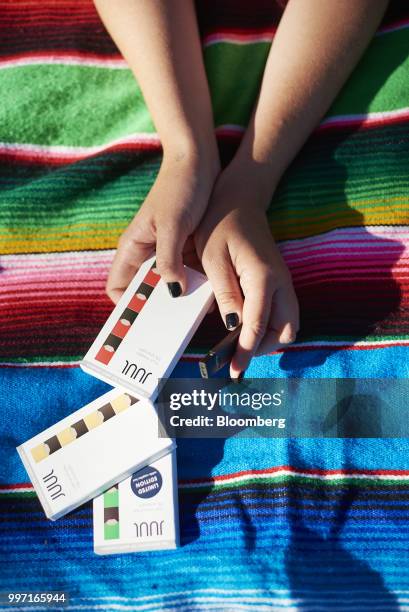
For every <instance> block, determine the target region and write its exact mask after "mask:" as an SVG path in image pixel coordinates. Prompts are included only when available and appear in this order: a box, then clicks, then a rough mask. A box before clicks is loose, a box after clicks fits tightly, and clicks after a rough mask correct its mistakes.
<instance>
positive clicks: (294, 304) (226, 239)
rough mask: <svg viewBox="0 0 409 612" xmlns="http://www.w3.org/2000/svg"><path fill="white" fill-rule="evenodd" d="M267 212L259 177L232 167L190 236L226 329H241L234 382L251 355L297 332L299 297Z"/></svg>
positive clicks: (286, 340)
mask: <svg viewBox="0 0 409 612" xmlns="http://www.w3.org/2000/svg"><path fill="white" fill-rule="evenodd" d="M266 207H267V206H266V202H265V194H264V195H263V186H262V181H259V180H258V178H257V173H253V172H246V171H245V169H244V168H238V167H237V166H235V164H234V163H232V164H230V166H228V167H227V168H226V170H224V171H223V172H222V174H221V175H220V176H219V179H218V180H217V182H216V185H215V188H214V191H213V193H212V197H211V201H210V204H209V206H208V208H207V211H206V213H205V215H204V217H203V219H202V221H201V222H200V224H199V226H198V228H197V229H196V231H195V234H194V240H195V245H196V249H197V253H198V255H199V258H200V260H201V262H202V265H203V268H204V270H205V272H206V274H207V276H208V278H209V280H210V283H211V285H212V287H213V290H214V293H215V297H216V300H217V304H218V306H219V310H220V313H221V315H222V318H223V320H224V322H225V325H226V327H227V329H229V330H231V329H234V328H236V327H237V326H238V325H239V324H240V323H242V324H243V325H242V330H241V332H240V337H239V340H238V345H237V350H236V353H235V355H234V357H233V359H232V362H231V366H230V375H231V376H232V378H237V377H239V375H240V374H241V372H242V371H243V370H245V369H246V367H247V366H248V364H249V361H250V359H251V357H252V356H253V355H262V354H265V353H269V352H272V351H273V350H276V349H278V348H280V347H283V346H285V345H287V344H289V343H291V342H293V341H294V339H295V337H296V334H297V331H298V328H299V310H298V301H297V297H296V294H295V291H294V288H293V284H292V279H291V275H290V273H289V271H288V269H287V266H286V265H285V263H284V261H283V258H282V257H281V254H280V252H279V250H278V247H277V245H276V244H275V242H274V239H273V236H272V234H271V231H270V227H269V225H268V221H267V216H266V213H265V209H266Z"/></svg>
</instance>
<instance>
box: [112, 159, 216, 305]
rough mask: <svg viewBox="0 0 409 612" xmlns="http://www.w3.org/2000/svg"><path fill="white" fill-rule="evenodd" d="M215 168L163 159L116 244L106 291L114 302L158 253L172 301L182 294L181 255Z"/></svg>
mask: <svg viewBox="0 0 409 612" xmlns="http://www.w3.org/2000/svg"><path fill="white" fill-rule="evenodd" d="M218 169H219V168H218V162H214V163H213V164H206V163H204V162H203V159H201V160H200V167H199V161H198V159H197V158H196V157H193V158H192V157H191V156H186V157H182V158H180V156H179V157H178V156H169V155H166V153H165V155H164V158H163V162H162V165H161V168H160V170H159V174H158V176H157V178H156V181H155V183H154V185H153V187H152V189H151V191H150V192H149V194H148V196H147V198H146V200H145V201H144V203H143V205H142V206H141V208H140V210H139V211H138V213H137V214H136V215H135V217H134V218H133V220H132V221H131V223H130V224H129V225H128V227H127V228H126V230H125V231H124V233H123V234H122V236H121V237H120V239H119V242H118V249H117V251H116V254H115V257H114V260H113V263H112V267H111V270H110V272H109V276H108V281H107V285H106V292H107V294H108V296H109V297H110V298H111V299H112V301H113V302H115V303H116V302H117V301H118V300H119V298H120V297H121V295H122V293H123V292H124V291H125V289H126V288H127V286H128V285H129V283H130V281H131V280H132V278H133V277H134V275H135V274H136V272H137V271H138V269H139V267H140V266H141V264H142V263H143V262H144V261H145V260H146V259H147V258H148V257H150V256H151V255H152V254H153V253H154V252H155V251H156V263H157V266H158V270H159V273H160V274H161V276H162V278H163V279H164V280H165V281H166V282H167V283H168V287H169V291H170V293H171V295H172V296H173V297H178V296H179V295H182V293H183V292H184V291H185V289H186V280H185V272H184V267H183V259H182V253H183V250H184V247H185V246H186V245H187V239H188V237H189V236H190V235H191V234H192V233H193V231H194V229H195V228H196V226H197V224H198V223H199V221H200V219H201V217H202V215H203V213H204V211H205V208H206V206H207V204H208V201H209V196H210V193H211V190H212V187H213V184H214V181H215V178H216V175H217V172H218Z"/></svg>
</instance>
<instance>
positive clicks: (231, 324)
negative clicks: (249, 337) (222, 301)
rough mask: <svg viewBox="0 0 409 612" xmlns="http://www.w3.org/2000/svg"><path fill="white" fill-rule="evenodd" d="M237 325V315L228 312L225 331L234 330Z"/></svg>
mask: <svg viewBox="0 0 409 612" xmlns="http://www.w3.org/2000/svg"><path fill="white" fill-rule="evenodd" d="M238 324H239V315H238V314H237V312H230V313H229V314H228V315H226V327H227V329H234V328H235V327H237V326H238Z"/></svg>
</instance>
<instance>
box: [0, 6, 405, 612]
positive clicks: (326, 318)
mask: <svg viewBox="0 0 409 612" xmlns="http://www.w3.org/2000/svg"><path fill="white" fill-rule="evenodd" d="M282 4H283V3H277V5H276V6H275V5H274V3H272V2H270V1H267V0H256V1H254V2H251V3H250V5H249V3H247V2H244V0H243V1H241V0H228V1H227V0H224V1H223V2H214V1H212V2H204V1H203V2H198V14H199V20H200V26H201V34H202V38H203V48H204V56H205V62H206V68H207V72H208V77H209V82H210V86H211V93H212V99H213V105H214V114H215V121H216V125H217V133H218V136H219V141H220V149H221V152H222V155H223V157H224V158H225V159H228V157H229V156H230V155H231V152H232V150H234V147H235V145H236V143H237V141H238V139H239V137H240V134H241V133H242V131H243V129H244V126H245V125H246V122H247V120H248V117H249V113H250V111H251V107H252V104H253V102H254V98H255V95H256V92H257V89H258V86H259V83H260V78H261V75H262V72H263V67H264V63H265V60H266V57H267V54H268V50H269V45H270V43H271V40H272V38H273V36H274V32H275V30H276V27H277V23H278V20H279V17H280V14H281V10H282V9H281V8H280V6H281V5H282ZM405 4H406V3H403V2H397V1H396V2H392V3H391V5H390V8H389V10H388V13H387V15H386V16H385V19H384V21H383V23H382V25H381V27H380V28H379V31H378V33H377V34H376V36H375V38H374V40H373V41H372V43H371V45H370V47H369V48H368V50H367V52H366V53H365V56H364V57H363V59H362V61H361V62H360V64H359V65H358V67H357V68H356V70H355V71H354V73H353V75H352V76H351V78H350V79H349V81H348V83H347V84H346V85H345V87H344V88H343V90H342V91H341V93H340V94H339V96H338V98H337V100H336V101H335V103H334V104H333V106H332V108H331V109H330V110H329V112H328V113H327V115H326V117H325V119H324V120H323V122H322V123H321V125H320V126H319V127H318V129H317V130H316V131H315V132H314V134H313V135H312V136H311V138H310V139H309V141H308V143H307V144H306V145H305V147H304V148H303V150H302V151H301V152H300V154H299V155H298V157H297V159H296V160H295V161H294V163H293V164H292V165H291V167H290V168H289V170H288V171H287V173H286V175H285V176H284V177H283V180H282V181H281V183H280V185H279V188H278V190H277V192H276V194H275V197H274V200H273V202H272V206H271V209H270V220H271V226H272V231H273V233H274V235H275V237H276V239H277V240H278V241H279V244H280V248H281V250H282V253H283V255H284V257H285V259H286V261H287V263H288V265H289V267H290V269H291V272H292V274H293V278H294V282H295V287H296V290H297V294H298V296H299V299H300V305H301V313H302V330H301V334H300V336H299V339H298V341H297V343H296V344H295V345H293V346H292V347H290V348H289V349H288V350H287V351H285V352H281V353H275V354H274V355H269V356H265V357H261V358H257V359H254V360H253V361H252V363H251V366H250V368H249V370H248V372H247V376H259V377H260V376H261V377H262V376H273V377H274V376H279V377H287V376H302V377H363V376H364V377H371V378H377V377H380V378H381V377H394V378H399V377H407V376H408V369H409V368H408V362H409V361H408V357H409V346H408V345H409V321H408V316H409V292H408V280H407V279H408V259H409V252H408V246H409V201H408V198H409V195H408V194H409V173H408V168H409V93H408V92H409V85H408V83H409V59H408V54H407V50H408V48H409V13H408V11H407V7H406V6H405ZM0 88H1V92H2V94H1V100H0V254H1V257H0V293H1V302H0V321H1V334H0V360H1V364H2V368H1V369H0V377H1V384H0V392H1V399H2V401H1V422H2V433H3V435H2V444H1V447H0V521H1V527H2V537H1V541H0V547H1V554H0V564H1V567H0V591H5V590H24V591H28V590H29V591H34V592H37V591H45V590H50V589H52V590H58V589H61V590H65V591H67V592H69V593H70V596H71V599H70V603H69V605H68V606H67V608H66V609H68V610H70V609H72V610H94V609H99V610H141V611H142V610H143V611H149V612H151V611H154V610H181V611H189V612H190V611H196V610H218V611H219V610H229V611H234V612H236V611H239V610H257V612H258V611H263V610H266V611H267V610H268V611H271V610H282V609H289V610H314V611H315V610H317V611H319V610H329V609H331V610H332V609H334V610H353V611H361V610H367V609H368V610H369V609H371V610H372V609H379V610H391V611H395V610H404V609H407V608H408V607H409V569H408V568H409V563H408V561H409V554H408V546H407V535H408V533H409V531H408V530H409V513H408V511H409V452H408V451H409V444H408V443H407V441H406V440H404V439H400V440H398V439H389V440H382V439H355V440H351V439H350V440H343V439H323V440H306V439H305V440H303V439H298V440H295V439H294V440H291V439H288V440H285V439H280V440H278V439H276V440H274V439H264V438H260V439H259V440H257V441H255V440H254V439H252V440H246V439H244V438H241V437H240V436H238V437H234V438H230V439H229V440H227V441H223V440H202V441H200V440H192V441H187V440H181V441H180V442H179V445H178V468H179V477H180V512H181V535H182V547H181V548H180V549H178V550H177V551H169V552H155V553H140V554H134V555H124V556H114V557H111V558H98V557H96V556H95V555H94V554H93V552H92V529H91V528H92V517H91V506H90V504H87V505H86V506H84V507H82V508H80V509H78V510H77V511H76V512H73V513H71V514H70V515H69V516H67V517H65V518H62V519H60V520H58V521H57V522H55V523H51V522H49V521H47V520H46V519H45V517H44V514H43V512H42V510H41V507H40V505H39V502H38V500H37V498H36V496H35V494H34V492H33V489H32V487H31V485H30V484H29V482H28V477H27V474H26V473H25V471H24V469H23V467H22V465H21V462H20V460H19V458H18V456H17V453H16V452H15V447H16V445H18V444H20V443H21V442H23V441H24V440H26V439H27V438H29V437H31V436H32V435H34V434H35V433H38V432H39V431H41V430H42V429H44V428H45V427H47V426H49V425H51V424H52V423H54V422H55V421H57V420H58V419H60V418H62V417H63V416H65V415H67V414H69V413H70V412H72V411H73V410H75V409H76V408H79V407H80V406H81V405H83V404H85V403H87V402H89V401H91V400H92V399H93V398H95V397H97V396H98V395H99V394H101V393H102V392H104V391H105V390H107V386H106V385H104V384H103V383H101V382H99V381H97V380H96V379H93V378H92V377H90V376H86V375H85V374H83V373H82V372H81V371H80V370H79V368H78V360H79V359H80V358H81V356H82V355H83V354H84V353H85V351H86V349H87V348H88V347H89V345H90V344H91V342H92V340H93V339H94V338H95V336H96V333H97V332H98V331H99V329H100V327H101V325H102V323H103V322H104V321H105V319H106V317H107V315H108V313H109V312H110V310H111V305H110V302H109V300H108V298H107V297H106V296H105V295H104V284H105V279H106V274H107V271H108V269H109V265H110V261H111V260H112V256H113V252H114V248H115V245H116V241H117V239H118V236H119V235H120V233H121V231H122V230H123V229H124V228H125V227H126V225H127V224H128V222H129V221H130V219H131V218H132V216H133V215H134V213H135V211H136V210H137V209H138V207H139V206H140V204H141V203H142V202H143V199H144V197H145V196H146V194H147V193H148V191H149V189H150V187H151V185H152V183H153V181H154V179H155V176H156V173H157V170H158V167H159V164H160V145H159V140H158V137H157V135H156V133H155V131H154V126H153V124H152V121H151V119H150V117H149V113H148V112H147V110H146V107H145V105H144V102H143V98H142V96H141V92H140V91H139V89H138V86H137V84H136V83H135V81H134V79H133V77H132V75H131V73H130V71H129V70H128V68H127V66H126V64H125V62H124V60H123V59H122V58H121V56H120V55H119V53H118V51H117V50H116V48H115V46H114V45H113V43H112V42H111V40H110V38H109V36H108V35H107V33H106V32H105V30H104V28H103V26H102V24H101V23H100V21H99V18H98V16H97V14H96V12H95V9H94V7H93V4H92V2H91V1H89V0H76V1H75V2H74V1H70V0H59V1H55V0H43V1H41V2H40V0H24V1H22V0H21V1H20V0H14V1H5V0H2V1H0ZM219 334H220V326H219V322H218V319H217V317H216V315H214V316H213V317H209V320H208V321H207V322H205V324H204V325H203V327H202V331H201V333H199V334H198V335H197V337H196V339H195V340H194V342H193V343H192V344H191V346H190V347H189V351H188V353H187V354H186V355H185V357H184V359H183V360H182V361H181V362H180V364H179V365H178V367H177V369H176V372H175V375H177V376H189V375H190V376H195V375H197V363H196V360H197V357H198V355H200V354H202V353H203V351H204V350H205V348H206V347H208V345H209V343H210V342H211V341H212V339H213V337H216V336H218V335H219ZM402 418H405V415H402ZM3 609H4V610H5V609H6V608H5V607H4V608H3V607H2V606H1V605H0V610H3Z"/></svg>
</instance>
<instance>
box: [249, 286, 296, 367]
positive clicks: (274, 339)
mask: <svg viewBox="0 0 409 612" xmlns="http://www.w3.org/2000/svg"><path fill="white" fill-rule="evenodd" d="M299 317H300V315H299V306H298V300H297V296H296V295H295V291H294V289H293V287H292V286H291V285H290V286H286V287H281V288H279V289H278V290H277V291H276V292H275V293H274V296H273V300H272V308H271V314H270V321H269V324H268V328H267V333H266V334H265V336H264V338H263V340H262V341H261V342H260V344H259V346H258V348H257V351H256V355H265V354H267V353H271V352H272V351H275V350H278V349H280V348H284V347H286V346H288V345H289V344H291V343H292V342H294V340H295V338H296V335H297V332H298V330H299V325H300V323H299Z"/></svg>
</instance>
